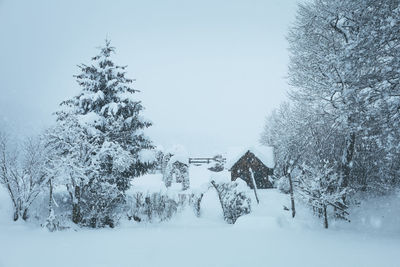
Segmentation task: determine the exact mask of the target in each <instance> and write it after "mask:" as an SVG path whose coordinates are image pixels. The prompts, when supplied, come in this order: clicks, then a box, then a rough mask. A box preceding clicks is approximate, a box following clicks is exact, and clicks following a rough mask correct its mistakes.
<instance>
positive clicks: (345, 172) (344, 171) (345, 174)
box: [340, 132, 356, 203]
mask: <svg viewBox="0 0 400 267" xmlns="http://www.w3.org/2000/svg"><path fill="white" fill-rule="evenodd" d="M355 141H356V135H355V133H354V132H351V133H350V134H349V135H348V136H347V138H346V147H345V149H344V151H343V156H342V168H341V185H340V186H341V188H347V187H348V186H349V180H350V172H351V164H352V160H353V156H354V149H355ZM343 203H346V195H343Z"/></svg>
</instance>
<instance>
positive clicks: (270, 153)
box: [225, 146, 275, 169]
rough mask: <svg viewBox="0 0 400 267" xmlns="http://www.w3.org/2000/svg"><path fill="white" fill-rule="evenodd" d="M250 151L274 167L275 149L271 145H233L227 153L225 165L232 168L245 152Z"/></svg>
mask: <svg viewBox="0 0 400 267" xmlns="http://www.w3.org/2000/svg"><path fill="white" fill-rule="evenodd" d="M247 151H250V152H251V153H253V154H254V155H255V156H256V157H257V158H258V159H259V160H261V161H262V163H264V164H265V166H267V167H268V168H271V169H272V168H274V166H275V161H274V149H273V147H270V146H250V147H232V148H230V149H229V150H228V152H227V154H226V165H225V167H226V168H228V169H230V168H232V167H233V165H234V164H235V163H236V162H237V161H238V160H239V159H240V158H241V157H242V156H244V154H246V153H247Z"/></svg>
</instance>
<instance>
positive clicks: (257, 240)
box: [0, 168, 400, 267]
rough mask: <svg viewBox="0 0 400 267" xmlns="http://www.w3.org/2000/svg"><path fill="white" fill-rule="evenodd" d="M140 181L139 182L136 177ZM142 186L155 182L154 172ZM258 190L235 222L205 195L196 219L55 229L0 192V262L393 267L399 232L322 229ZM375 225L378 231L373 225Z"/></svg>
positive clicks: (275, 195)
mask: <svg viewBox="0 0 400 267" xmlns="http://www.w3.org/2000/svg"><path fill="white" fill-rule="evenodd" d="M206 174H207V171H206V170H204V169H202V168H191V183H193V186H194V187H196V186H201V182H200V180H201V179H204V180H203V181H206V180H207V179H208V178H207V175H206ZM195 177H196V179H197V184H196V182H195V181H193V179H194V178H195ZM201 177H203V178H201ZM139 185H140V186H142V187H143V186H145V184H143V181H142V180H140V179H139V180H138V184H137V186H139ZM149 187H152V188H153V189H154V188H155V187H157V182H155V181H154V176H153V181H152V182H151V186H150V185H149ZM259 194H260V199H261V203H260V204H259V205H257V204H255V202H254V201H253V212H252V213H251V214H250V215H247V216H244V217H241V218H239V220H238V221H237V222H236V224H235V225H228V224H226V223H225V222H224V221H223V219H222V216H221V215H220V214H219V207H218V206H216V204H218V203H217V202H216V201H215V198H213V197H215V196H213V195H212V194H210V195H208V196H207V197H205V199H204V203H203V204H202V205H203V206H202V208H203V209H204V210H207V212H204V213H203V216H202V218H200V219H199V218H197V217H195V216H194V213H193V212H192V211H191V210H186V211H184V212H182V213H181V214H179V215H178V216H177V217H175V218H174V219H173V220H171V221H169V222H166V223H159V224H137V223H132V222H128V221H126V222H123V223H122V224H121V225H120V226H119V227H118V228H116V229H100V230H86V229H80V230H79V231H73V230H67V231H60V232H55V233H49V232H48V231H46V230H44V229H41V228H38V227H37V226H36V225H32V224H28V223H22V222H18V223H13V222H12V221H11V220H10V218H9V217H8V216H7V215H6V214H8V213H7V209H6V205H5V203H6V202H7V200H6V198H5V197H6V196H5V195H2V197H1V198H0V200H1V202H0V203H2V204H0V215H1V218H0V266H1V267H35V266H40V267H47V266H51V267H53V266H57V267H64V266H65V267H78V266H82V267H89V266H96V267H101V266H107V267H111V266H112V267H124V266H138V267H140V266H201V267H205V266H218V267H222V266H227V267H233V266H238V267H239V266H240V267H242V266H275V267H276V266H307V267H310V266H318V267H321V266H332V267H333V266H335V267H337V266H342V267H343V266H349V267H358V266H360V267H367V266H371V267H372V266H385V267H392V266H393V267H396V266H399V262H398V252H399V251H400V235H399V232H391V233H386V234H384V235H383V234H379V231H378V232H375V233H371V231H366V230H365V229H368V228H363V229H361V230H355V229H354V227H350V226H347V227H344V226H342V225H340V224H339V225H336V226H335V225H333V227H332V229H328V230H325V229H323V228H322V225H321V223H320V222H319V221H318V220H316V219H315V218H313V217H310V215H309V214H308V212H307V211H306V210H303V209H302V207H301V206H299V210H298V214H299V216H298V217H297V218H296V219H295V220H292V219H291V218H290V213H289V212H287V211H284V210H283V208H282V207H283V205H286V206H288V205H289V203H288V202H289V201H288V200H289V199H288V196H287V195H284V194H281V193H279V192H278V191H276V190H273V189H272V190H271V189H270V190H259ZM387 203H388V202H387ZM373 208H377V206H376V207H373ZM358 216H362V215H360V214H358ZM382 216H383V215H382ZM6 217H8V218H6ZM361 221H362V220H359V221H358V222H357V223H358V224H361ZM364 223H365V220H364ZM381 224H382V222H381ZM375 226H376V227H375V228H376V229H378V230H379V224H378V225H375ZM397 229H398V228H397Z"/></svg>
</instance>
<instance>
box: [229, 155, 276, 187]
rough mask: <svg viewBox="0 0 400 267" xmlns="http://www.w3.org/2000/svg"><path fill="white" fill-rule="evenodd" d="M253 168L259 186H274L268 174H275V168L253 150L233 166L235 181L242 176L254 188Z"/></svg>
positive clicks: (232, 173) (232, 175)
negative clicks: (267, 164) (268, 165)
mask: <svg viewBox="0 0 400 267" xmlns="http://www.w3.org/2000/svg"><path fill="white" fill-rule="evenodd" d="M249 169H251V170H252V171H253V173H254V180H255V182H256V185H257V188H272V183H271V182H270V181H269V179H268V175H272V174H273V170H272V169H270V168H268V167H267V166H265V165H264V163H262V161H261V160H260V159H259V158H257V157H256V156H255V155H254V154H253V153H252V152H250V151H247V152H246V154H244V155H243V156H242V157H241V158H240V159H239V160H238V161H237V162H236V163H235V164H234V165H233V166H232V168H231V170H230V171H231V179H232V181H235V180H236V179H237V178H242V179H243V180H244V181H245V182H246V183H247V184H248V185H249V186H250V188H253V183H252V181H251V173H250V171H249Z"/></svg>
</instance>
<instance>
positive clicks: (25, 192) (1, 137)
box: [0, 133, 47, 221]
mask: <svg viewBox="0 0 400 267" xmlns="http://www.w3.org/2000/svg"><path fill="white" fill-rule="evenodd" d="M44 151H45V150H44V148H43V146H42V144H41V142H40V140H35V139H28V140H27V141H26V142H25V143H24V144H23V147H22V149H18V148H17V146H15V147H14V148H11V147H10V142H9V138H8V137H7V136H6V135H5V134H4V133H0V184H2V185H3V186H4V187H5V188H6V189H7V191H8V194H9V196H10V198H11V201H12V203H13V207H14V221H17V220H18V219H19V218H22V219H23V220H27V219H28V216H29V214H28V211H29V208H30V206H31V205H32V203H33V201H34V200H35V199H36V198H37V196H38V195H39V194H40V192H41V191H42V189H43V187H44V186H45V184H46V182H47V181H46V175H45V171H44V164H45V161H44Z"/></svg>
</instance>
